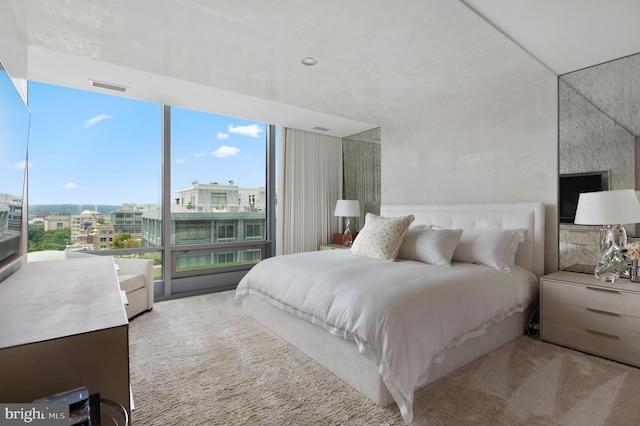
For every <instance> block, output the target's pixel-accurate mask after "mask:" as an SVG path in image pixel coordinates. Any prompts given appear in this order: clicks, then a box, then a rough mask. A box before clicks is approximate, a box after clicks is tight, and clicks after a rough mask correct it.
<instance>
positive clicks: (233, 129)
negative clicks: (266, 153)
mask: <svg viewBox="0 0 640 426" xmlns="http://www.w3.org/2000/svg"><path fill="white" fill-rule="evenodd" d="M261 132H262V129H261V128H260V126H258V125H257V124H250V125H248V126H234V125H233V124H229V133H236V134H238V135H242V136H251V137H252V138H258V137H260V133H261Z"/></svg>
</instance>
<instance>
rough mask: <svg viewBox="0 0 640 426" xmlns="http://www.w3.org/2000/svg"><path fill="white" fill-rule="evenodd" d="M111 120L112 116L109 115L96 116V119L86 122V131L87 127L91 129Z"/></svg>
mask: <svg viewBox="0 0 640 426" xmlns="http://www.w3.org/2000/svg"><path fill="white" fill-rule="evenodd" d="M109 118H111V116H110V115H107V114H100V115H96V116H95V117H93V118H90V119H88V120H87V121H85V122H84V127H85V129H86V128H87V127H91V126H93V125H94V124H97V123H99V122H101V121H102V120H107V119H109Z"/></svg>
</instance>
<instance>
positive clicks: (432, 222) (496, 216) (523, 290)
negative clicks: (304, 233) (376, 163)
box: [236, 203, 544, 424]
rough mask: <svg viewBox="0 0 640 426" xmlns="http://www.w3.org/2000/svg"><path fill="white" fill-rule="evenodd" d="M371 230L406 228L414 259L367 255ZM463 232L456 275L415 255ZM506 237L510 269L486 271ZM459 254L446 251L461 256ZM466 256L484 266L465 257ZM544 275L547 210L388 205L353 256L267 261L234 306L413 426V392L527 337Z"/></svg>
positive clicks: (321, 254) (330, 253)
mask: <svg viewBox="0 0 640 426" xmlns="http://www.w3.org/2000/svg"><path fill="white" fill-rule="evenodd" d="M372 216H373V215H372ZM374 219H375V220H378V221H383V220H388V221H395V223H399V222H403V223H404V222H409V224H408V225H407V226H406V227H405V229H404V233H403V235H402V236H401V237H400V240H401V241H403V242H402V244H403V246H402V247H401V250H400V253H403V252H405V254H403V255H402V256H400V255H399V254H398V253H396V255H398V257H397V258H396V259H395V260H394V261H381V260H379V259H375V258H372V257H371V256H369V255H364V256H363V255H362V247H363V245H364V244H365V242H367V241H369V240H368V239H367V238H365V237H363V238H362V240H361V241H360V243H359V244H360V246H359V247H356V243H358V240H360V239H361V236H364V235H367V236H371V235H372V234H371V232H369V233H367V232H366V231H371V230H372V229H375V228H371V226H373V225H371V226H369V225H370V224H374V223H377V222H374ZM403 226H404V225H403ZM432 230H433V231H432ZM458 230H460V232H459V237H458V238H459V240H458V241H457V246H456V245H455V244H454V245H453V246H454V249H455V251H453V254H452V255H451V257H450V258H449V260H450V264H446V262H445V263H438V262H440V261H439V260H438V259H439V258H437V259H436V260H437V261H435V262H433V263H427V262H426V261H425V260H424V259H422V258H420V259H419V260H416V259H413V258H411V256H407V255H406V252H407V250H405V246H406V245H408V244H409V243H408V242H409V240H410V235H412V236H414V237H415V235H433V233H436V234H437V235H438V236H439V238H440V237H441V235H443V233H446V232H449V231H458ZM429 233H431V234H429ZM449 233H450V234H452V233H453V234H455V232H449ZM377 234H379V232H378V233H376V235H377ZM446 235H448V234H446ZM507 235H509V238H510V240H509V241H511V242H510V244H509V247H511V251H512V252H511V254H510V255H511V256H512V258H511V259H507V260H505V262H507V263H505V264H491V266H487V265H489V263H487V262H486V261H485V259H484V257H486V256H489V257H491V256H492V255H490V254H487V253H490V252H491V251H492V249H493V248H492V247H491V244H494V242H495V244H496V245H498V243H497V242H498V241H507V240H506V238H507V237H506V236H507ZM494 236H496V237H495V238H496V239H495V241H494V239H493V238H494ZM414 237H411V238H414ZM376 238H377V237H376ZM447 238H448V240H452V241H453V240H455V238H454V237H451V238H449V237H447ZM516 240H517V243H514V241H516ZM438 241H440V240H438ZM438 244H441V243H438ZM452 244H453V243H451V241H449V243H443V244H441V246H444V247H449V249H448V250H449V252H452V250H451V249H450V247H451V245H452ZM469 244H472V246H469ZM473 244H476V246H473ZM478 244H479V245H478ZM469 247H475V249H476V253H475V255H478V256H480V260H477V259H476V258H473V255H474V253H471V256H472V257H471V258H468V256H470V254H469V252H465V250H467V249H469ZM356 249H357V250H356ZM477 249H480V250H479V251H478V250H477ZM503 249H504V247H502V246H501V248H500V250H498V251H500V253H502V251H503ZM444 251H447V250H444ZM472 251H473V250H472ZM354 253H357V254H354ZM409 253H411V251H409ZM438 255H440V254H438ZM465 256H467V257H465ZM407 257H409V258H407ZM445 258H446V256H445ZM429 259H431V258H429ZM429 261H431V260H429ZM489 261H493V260H492V259H489ZM543 272H544V205H543V204H542V203H499V204H496V203H483V204H434V205H385V206H382V208H381V214H380V217H372V218H370V217H369V215H368V216H367V222H366V224H365V227H364V228H363V229H362V231H361V234H360V235H358V237H357V238H356V242H355V243H354V247H353V248H352V249H351V250H340V249H338V250H325V251H318V252H310V253H299V254H294V255H285V256H277V257H274V258H269V259H266V260H264V261H262V262H260V263H259V264H257V265H256V266H255V267H254V268H252V270H251V271H250V272H249V273H248V274H247V275H246V276H245V277H244V278H243V279H242V281H241V282H240V283H239V285H238V287H237V289H236V298H238V299H241V301H242V309H243V311H244V312H245V313H246V314H247V315H249V316H250V317H252V318H253V319H255V320H256V321H257V322H259V323H260V324H262V325H264V326H265V327H266V328H268V329H270V330H272V331H274V332H275V333H277V334H278V335H280V336H281V337H282V338H284V339H285V340H287V341H289V342H290V343H291V344H293V345H294V346H295V347H297V348H298V349H299V350H301V351H302V352H304V353H305V354H307V355H308V356H310V357H311V358H313V359H314V360H316V361H317V362H318V363H320V364H321V365H323V366H324V367H325V368H327V369H328V370H329V371H331V372H332V373H334V374H335V375H336V376H338V377H340V378H341V379H343V380H344V381H345V382H347V383H348V384H349V385H351V386H352V387H353V388H355V389H356V390H358V391H359V392H361V393H362V394H363V395H365V396H366V397H368V398H369V399H371V400H372V401H374V402H375V403H377V404H379V405H381V406H386V405H388V404H390V403H393V402H395V403H397V405H398V407H399V409H400V413H401V415H402V417H403V420H404V421H405V423H407V424H408V423H410V422H411V421H412V416H413V393H414V392H415V390H417V389H419V388H421V387H423V386H426V385H427V384H429V383H431V382H433V381H435V380H437V379H438V378H440V377H443V376H444V375H446V374H448V373H450V372H451V371H453V370H455V369H457V368H459V367H461V366H463V365H465V364H467V363H469V362H470V361H472V360H474V359H477V358H478V357H480V356H482V355H484V354H486V353H488V352H490V351H492V350H494V349H496V348H498V347H500V346H502V345H503V344H505V343H507V342H509V341H510V340H512V339H515V338H516V337H518V336H520V335H522V334H523V333H524V332H525V329H526V326H527V323H528V322H529V320H530V318H531V315H532V313H533V311H534V309H535V306H536V303H537V295H538V287H537V286H538V277H539V276H541V275H542V274H543Z"/></svg>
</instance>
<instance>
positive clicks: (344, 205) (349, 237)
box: [333, 200, 360, 246]
mask: <svg viewBox="0 0 640 426" xmlns="http://www.w3.org/2000/svg"><path fill="white" fill-rule="evenodd" d="M333 215H334V216H338V217H344V218H345V224H344V234H343V237H342V244H344V245H345V246H350V245H351V243H352V242H353V234H352V233H351V220H350V219H351V218H352V217H360V203H359V202H358V200H338V202H336V209H335V210H334V212H333Z"/></svg>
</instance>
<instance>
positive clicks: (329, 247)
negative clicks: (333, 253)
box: [320, 244, 351, 250]
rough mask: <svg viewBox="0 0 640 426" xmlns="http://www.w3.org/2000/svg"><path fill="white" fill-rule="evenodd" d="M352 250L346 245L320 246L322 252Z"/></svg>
mask: <svg viewBox="0 0 640 426" xmlns="http://www.w3.org/2000/svg"><path fill="white" fill-rule="evenodd" d="M350 248H351V246H345V245H344V244H320V250H338V249H350Z"/></svg>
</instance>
